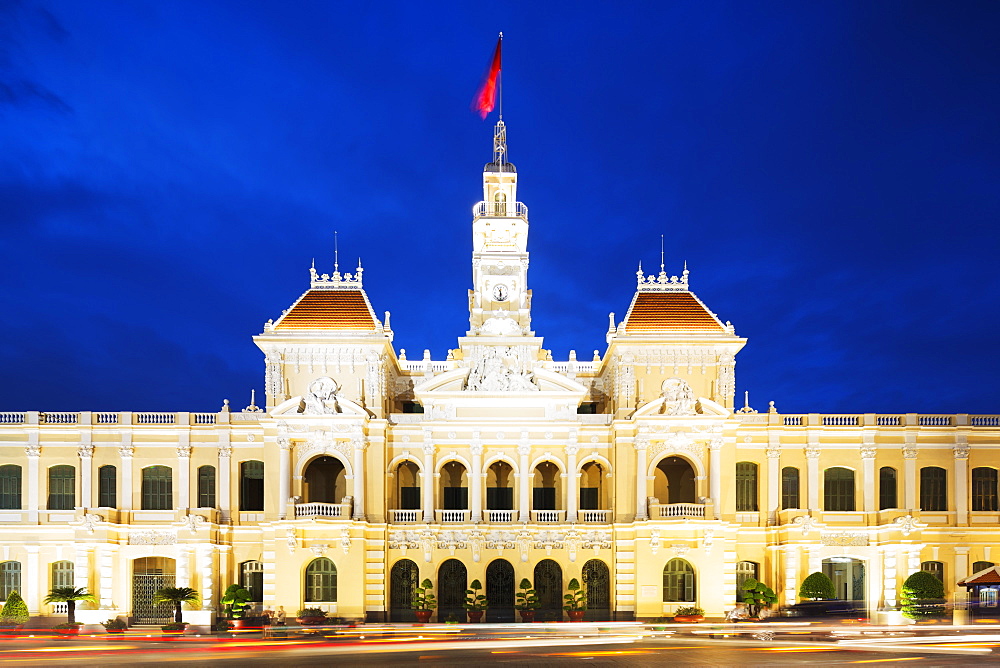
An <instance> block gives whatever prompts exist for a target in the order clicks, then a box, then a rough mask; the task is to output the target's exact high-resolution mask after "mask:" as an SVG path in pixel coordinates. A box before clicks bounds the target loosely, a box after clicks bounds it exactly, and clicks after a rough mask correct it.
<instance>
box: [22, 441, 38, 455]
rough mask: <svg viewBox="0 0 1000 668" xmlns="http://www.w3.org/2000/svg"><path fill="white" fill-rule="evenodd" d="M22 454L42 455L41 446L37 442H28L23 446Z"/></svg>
mask: <svg viewBox="0 0 1000 668" xmlns="http://www.w3.org/2000/svg"><path fill="white" fill-rule="evenodd" d="M24 454H26V455H28V456H29V457H41V456H42V446H40V445H38V444H37V443H29V444H28V445H26V446H24Z"/></svg>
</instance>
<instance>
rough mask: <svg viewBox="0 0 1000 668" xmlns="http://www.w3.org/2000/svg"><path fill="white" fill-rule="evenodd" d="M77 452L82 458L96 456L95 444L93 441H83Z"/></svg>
mask: <svg viewBox="0 0 1000 668" xmlns="http://www.w3.org/2000/svg"><path fill="white" fill-rule="evenodd" d="M76 454H77V455H78V456H79V457H80V459H87V458H89V457H93V456H94V445H93V444H92V443H81V444H80V447H79V448H77V450H76Z"/></svg>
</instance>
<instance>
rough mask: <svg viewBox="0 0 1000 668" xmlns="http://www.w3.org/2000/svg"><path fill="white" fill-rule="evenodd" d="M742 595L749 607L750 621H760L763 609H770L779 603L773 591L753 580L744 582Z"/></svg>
mask: <svg viewBox="0 0 1000 668" xmlns="http://www.w3.org/2000/svg"><path fill="white" fill-rule="evenodd" d="M740 594H742V596H743V603H744V604H745V605H746V606H747V613H748V614H749V615H750V619H759V618H760V611H761V609H764V608H769V607H771V606H772V605H774V604H775V603H777V602H778V596H777V594H775V593H774V590H773V589H771V588H770V587H768V586H767V585H766V584H764V583H763V582H759V581H757V580H755V579H753V578H747V579H746V580H744V582H743V585H742V586H741V587H740Z"/></svg>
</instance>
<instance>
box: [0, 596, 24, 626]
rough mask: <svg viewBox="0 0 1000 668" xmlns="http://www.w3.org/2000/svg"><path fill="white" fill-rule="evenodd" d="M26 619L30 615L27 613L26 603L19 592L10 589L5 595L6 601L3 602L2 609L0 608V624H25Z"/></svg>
mask: <svg viewBox="0 0 1000 668" xmlns="http://www.w3.org/2000/svg"><path fill="white" fill-rule="evenodd" d="M28 619H30V615H28V606H27V604H25V602H24V599H23V598H21V595H20V594H18V593H17V592H16V591H12V592H11V593H10V594H9V595H8V596H7V602H6V603H4V604H3V609H2V610H0V624H5V625H8V626H11V625H18V624H27V623H28Z"/></svg>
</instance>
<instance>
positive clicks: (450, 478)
mask: <svg viewBox="0 0 1000 668" xmlns="http://www.w3.org/2000/svg"><path fill="white" fill-rule="evenodd" d="M440 473H441V508H442V509H444V510H468V509H469V476H468V474H467V472H466V470H465V467H464V466H462V464H461V462H448V463H447V464H445V465H444V466H442V467H441V471H440Z"/></svg>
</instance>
